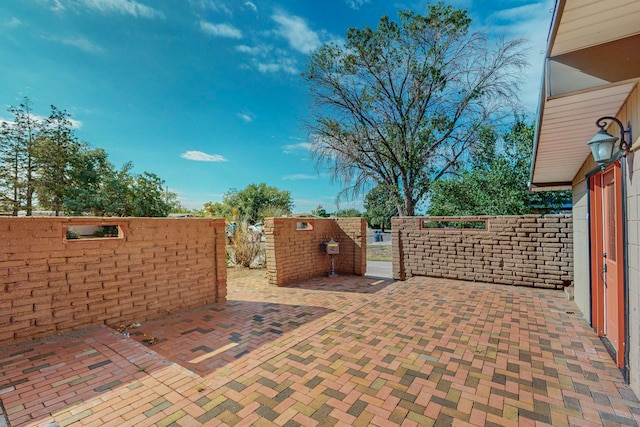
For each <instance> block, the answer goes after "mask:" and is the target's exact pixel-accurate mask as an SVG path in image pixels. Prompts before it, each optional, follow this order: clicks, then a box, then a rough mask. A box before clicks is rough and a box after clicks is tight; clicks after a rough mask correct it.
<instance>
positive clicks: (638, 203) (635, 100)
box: [573, 87, 640, 395]
mask: <svg viewBox="0 0 640 427" xmlns="http://www.w3.org/2000/svg"><path fill="white" fill-rule="evenodd" d="M617 117H618V119H619V120H620V121H621V122H622V123H623V124H624V125H625V127H626V126H627V123H630V124H631V127H632V129H633V134H634V135H633V136H632V138H633V148H632V153H631V154H629V155H628V156H627V157H626V159H623V162H624V163H625V165H624V166H625V171H626V173H625V190H626V199H625V203H626V212H625V214H626V224H625V225H626V228H627V239H628V240H627V247H626V250H627V256H628V264H627V265H628V270H627V287H628V295H627V306H628V310H629V312H628V325H627V327H628V335H629V337H630V341H629V342H628V343H627V345H628V349H629V374H630V384H631V387H632V389H633V390H634V392H635V393H636V394H637V395H640V160H638V159H636V156H638V155H639V154H640V153H639V152H638V149H640V91H639V90H638V88H637V87H636V88H635V89H634V90H633V91H632V93H631V94H630V95H629V98H628V99H627V101H626V103H625V104H624V106H623V107H622V108H621V110H620V111H619V112H618V114H617ZM597 119H598V117H594V123H595V120H597ZM595 130H596V127H595V125H594V133H595ZM608 132H609V133H611V134H613V135H616V136H617V135H619V132H620V129H618V126H617V125H615V124H614V125H612V126H611V128H610V129H608ZM585 144H586V141H585ZM596 167H597V165H596V164H595V162H594V161H593V158H592V157H591V156H589V157H588V158H587V159H586V160H585V163H584V165H583V167H582V168H581V170H580V172H579V173H578V174H577V175H576V177H575V178H574V180H573V199H574V208H573V218H574V220H573V231H574V242H575V245H574V260H575V261H574V263H575V272H574V283H575V301H576V303H577V304H578V306H579V308H580V310H581V311H582V313H583V314H584V316H585V318H587V319H589V316H590V309H591V308H590V299H589V298H590V296H589V295H590V281H589V268H590V263H589V256H590V254H589V249H588V248H589V238H588V236H589V221H588V217H587V214H588V204H587V183H586V180H585V176H586V174H587V173H589V172H590V171H592V170H594V169H595V168H596ZM585 218H587V219H586V220H585ZM589 320H591V319H589Z"/></svg>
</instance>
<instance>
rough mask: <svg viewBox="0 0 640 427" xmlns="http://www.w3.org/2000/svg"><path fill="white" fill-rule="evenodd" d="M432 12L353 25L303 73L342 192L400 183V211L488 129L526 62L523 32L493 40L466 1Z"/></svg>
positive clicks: (324, 158) (513, 95)
mask: <svg viewBox="0 0 640 427" xmlns="http://www.w3.org/2000/svg"><path fill="white" fill-rule="evenodd" d="M426 12H427V13H426V15H424V16H423V15H419V14H416V13H414V12H411V11H402V12H400V13H399V14H398V17H399V21H398V22H394V21H391V20H390V19H389V18H388V17H386V16H384V17H382V18H381V19H380V22H379V24H378V26H377V28H375V29H371V28H368V27H364V28H362V29H358V28H351V29H349V30H348V32H347V35H346V41H345V43H344V44H337V43H329V44H325V45H324V46H322V47H321V48H319V49H318V50H316V51H315V52H314V53H312V54H311V56H310V58H309V61H308V65H307V71H306V72H305V73H303V78H304V79H305V80H306V81H307V82H308V84H309V87H310V90H311V97H312V100H313V104H312V106H311V119H310V121H309V122H308V123H307V126H308V129H309V131H310V133H311V138H312V139H313V140H314V142H315V143H314V144H313V146H312V154H313V155H314V158H315V159H316V164H317V166H318V167H319V168H322V167H328V168H329V170H330V171H331V175H332V177H333V179H335V180H338V181H341V182H343V183H344V185H345V186H346V188H345V190H344V193H351V194H353V195H355V194H360V193H361V192H362V191H363V190H364V189H366V188H370V187H371V186H372V185H376V184H381V183H384V184H385V185H387V186H388V187H389V188H393V189H394V191H393V192H392V194H393V196H394V197H395V198H394V203H395V204H396V206H397V210H398V212H399V213H400V214H401V215H414V213H415V210H416V206H417V205H418V203H419V202H421V201H422V200H423V199H424V198H425V196H426V195H428V193H429V191H430V190H431V188H432V185H433V183H434V182H436V181H437V180H438V179H439V178H440V177H442V176H443V175H445V174H446V173H448V172H450V171H451V170H454V169H455V168H456V167H457V166H458V165H459V162H460V159H461V158H462V156H463V154H464V153H465V152H466V150H467V149H468V148H469V147H471V146H472V145H473V143H474V142H475V141H476V140H477V136H478V132H479V131H480V129H482V127H483V126H486V125H489V124H492V123H496V122H500V121H501V120H502V119H503V118H504V117H505V115H506V112H507V111H512V110H513V108H512V105H513V101H514V100H516V99H517V90H518V88H519V85H520V83H521V75H522V70H523V69H524V68H525V67H526V65H527V63H526V57H525V50H524V43H525V42H524V41H523V40H500V41H498V42H497V43H495V45H493V44H492V43H490V42H489V40H488V38H487V36H486V35H485V34H484V33H482V32H473V33H471V32H470V31H469V26H470V24H471V18H470V17H469V16H468V13H467V11H466V10H461V9H455V8H453V7H451V6H446V5H444V4H443V3H436V4H432V5H428V6H427V11H426Z"/></svg>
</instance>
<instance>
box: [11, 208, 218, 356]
mask: <svg viewBox="0 0 640 427" xmlns="http://www.w3.org/2000/svg"><path fill="white" fill-rule="evenodd" d="M74 225H76V226H78V225H118V226H119V228H120V234H119V236H116V237H113V238H105V239H78V240H73V239H70V240H68V239H67V238H66V235H67V234H66V232H65V230H66V228H67V227H73V226H74ZM224 226H225V225H224V220H217V219H216V220H211V219H186V218H184V219H183V218H181V219H165V218H162V219H159V218H158V219H151V218H86V217H83V218H61V217H46V218H45V217H43V218H34V217H28V218H0V296H1V298H0V313H1V314H2V315H0V345H7V344H12V343H16V342H20V341H26V340H29V339H33V338H37V337H41V336H45V335H50V334H54V333H59V332H65V331H69V330H73V329H79V328H83V327H86V326H90V325H93V324H98V323H105V324H108V325H120V324H127V325H128V324H130V323H132V322H142V321H145V320H147V319H153V318H157V317H160V316H164V315H167V314H169V313H175V312H177V311H181V310H186V309H191V308H194V307H198V306H203V305H206V304H210V303H213V302H218V301H224V300H225V296H226V252H225V235H224Z"/></svg>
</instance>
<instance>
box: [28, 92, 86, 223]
mask: <svg viewBox="0 0 640 427" xmlns="http://www.w3.org/2000/svg"><path fill="white" fill-rule="evenodd" d="M36 145H37V147H36V159H37V164H38V169H37V171H38V185H37V194H38V201H39V202H40V204H41V205H43V206H44V207H46V208H50V209H52V210H53V211H55V214H56V216H58V215H60V213H61V212H62V211H63V203H64V196H65V193H66V191H67V189H68V188H69V187H70V186H71V185H72V176H71V169H72V168H73V163H74V161H75V160H76V159H77V158H78V156H79V153H80V151H81V145H80V143H79V142H78V141H77V139H76V137H75V134H74V131H73V128H72V126H71V115H70V114H69V113H68V112H67V111H66V110H60V109H58V108H57V107H56V106H55V105H52V106H51V114H50V115H49V117H48V118H47V119H46V120H45V123H44V127H43V130H42V132H41V135H40V137H39V138H38V140H37V142H36Z"/></svg>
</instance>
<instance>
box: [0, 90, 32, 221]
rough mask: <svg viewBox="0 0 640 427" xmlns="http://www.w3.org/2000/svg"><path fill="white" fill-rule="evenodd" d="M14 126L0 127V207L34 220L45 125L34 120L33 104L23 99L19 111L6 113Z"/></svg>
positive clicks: (4, 123)
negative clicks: (37, 154)
mask: <svg viewBox="0 0 640 427" xmlns="http://www.w3.org/2000/svg"><path fill="white" fill-rule="evenodd" d="M7 111H8V112H9V113H11V114H12V115H13V117H14V120H13V122H2V123H1V124H0V205H4V206H5V207H8V208H9V210H10V211H11V213H12V214H13V215H14V216H15V215H18V211H19V210H20V209H23V208H24V209H25V210H26V211H27V216H31V214H32V211H33V204H34V192H35V171H36V163H35V148H36V140H37V138H38V134H39V133H40V131H41V129H42V123H41V122H40V121H39V120H37V119H36V118H34V115H33V113H32V111H31V101H30V100H29V98H28V97H24V100H23V102H22V103H21V104H20V105H19V106H18V107H13V106H12V107H9V108H8V110H7Z"/></svg>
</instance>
